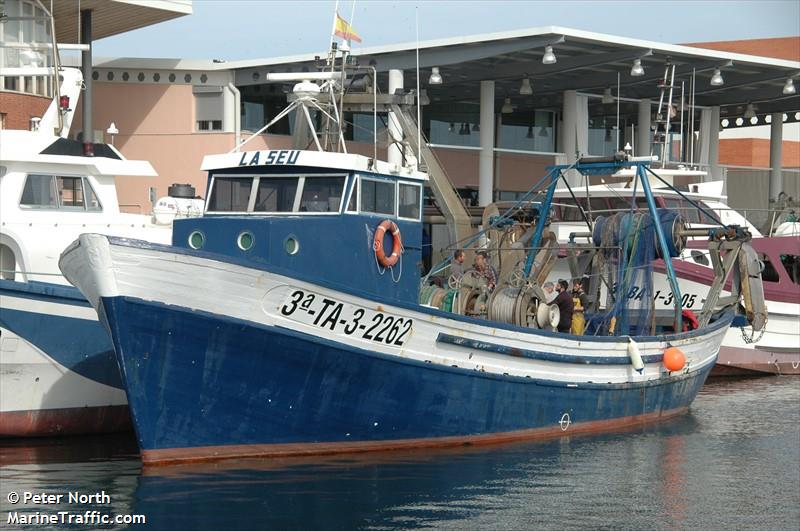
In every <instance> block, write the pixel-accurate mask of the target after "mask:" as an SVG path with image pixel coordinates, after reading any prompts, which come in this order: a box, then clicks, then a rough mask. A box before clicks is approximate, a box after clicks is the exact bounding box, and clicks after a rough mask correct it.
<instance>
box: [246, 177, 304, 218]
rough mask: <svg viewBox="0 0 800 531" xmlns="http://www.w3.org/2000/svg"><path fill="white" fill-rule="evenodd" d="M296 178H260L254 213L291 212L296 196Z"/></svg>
mask: <svg viewBox="0 0 800 531" xmlns="http://www.w3.org/2000/svg"><path fill="white" fill-rule="evenodd" d="M298 181H299V179H298V178H297V177H289V178H277V177H276V178H261V179H259V182H258V192H257V193H256V204H255V206H254V207H253V211H254V212H291V211H292V210H293V209H294V197H295V195H296V194H297V182H298Z"/></svg>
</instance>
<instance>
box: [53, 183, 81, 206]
mask: <svg viewBox="0 0 800 531" xmlns="http://www.w3.org/2000/svg"><path fill="white" fill-rule="evenodd" d="M57 182H58V197H59V199H60V200H61V204H62V205H63V206H65V207H78V208H83V206H84V204H85V203H84V201H83V187H82V186H81V178H80V177H59V178H58V179H57Z"/></svg>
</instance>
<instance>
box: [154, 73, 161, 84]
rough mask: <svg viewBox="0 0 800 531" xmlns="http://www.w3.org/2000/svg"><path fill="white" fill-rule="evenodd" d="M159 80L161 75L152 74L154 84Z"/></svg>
mask: <svg viewBox="0 0 800 531" xmlns="http://www.w3.org/2000/svg"><path fill="white" fill-rule="evenodd" d="M160 79H161V74H159V73H158V72H156V73H155V74H153V81H155V82H156V83H158V81H159V80H160Z"/></svg>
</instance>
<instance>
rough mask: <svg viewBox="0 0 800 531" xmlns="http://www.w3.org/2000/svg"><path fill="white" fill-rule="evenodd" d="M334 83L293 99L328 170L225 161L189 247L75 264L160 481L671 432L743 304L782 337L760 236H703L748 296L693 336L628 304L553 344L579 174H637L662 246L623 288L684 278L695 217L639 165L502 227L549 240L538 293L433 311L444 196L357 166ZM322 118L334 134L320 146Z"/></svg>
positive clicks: (269, 153)
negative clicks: (557, 285)
mask: <svg viewBox="0 0 800 531" xmlns="http://www.w3.org/2000/svg"><path fill="white" fill-rule="evenodd" d="M328 61H329V67H330V68H326V69H325V70H330V71H323V72H316V73H303V74H284V75H282V76H283V77H282V78H281V79H283V80H286V79H295V80H296V81H298V83H297V85H296V86H295V91H294V99H293V101H292V103H291V105H290V107H289V110H296V111H297V112H298V113H299V119H300V120H301V122H302V121H303V120H304V119H305V123H307V124H308V126H309V129H310V130H311V132H312V135H311V138H310V140H309V143H310V144H315V145H316V147H317V150H316V151H314V150H266V151H253V152H239V151H235V152H232V153H228V154H221V155H210V156H207V157H205V159H204V162H203V169H204V170H206V171H208V173H209V181H208V182H209V188H208V189H209V196H208V201H207V203H206V210H205V214H204V215H203V217H201V218H193V219H187V220H179V221H177V222H176V223H175V226H174V232H173V241H172V245H171V246H165V245H159V244H154V243H148V242H143V241H140V240H131V239H124V238H118V237H112V236H106V235H99V234H84V235H81V236H80V237H79V238H78V240H77V241H75V242H74V243H73V244H72V245H71V246H70V247H69V248H68V249H66V250H65V251H64V253H63V254H62V256H61V259H60V262H59V266H60V268H61V270H62V272H63V273H64V275H65V276H66V277H67V279H69V281H70V282H72V283H73V284H74V285H76V286H77V287H78V288H79V289H80V290H81V292H82V293H83V294H84V295H85V296H86V297H87V299H88V300H89V301H90V302H91V304H92V306H93V307H94V308H95V310H96V311H97V312H98V314H99V315H100V316H101V321H102V322H103V323H105V324H106V326H107V328H108V331H109V333H110V335H111V338H112V340H113V343H114V349H115V352H116V355H117V358H118V361H119V364H120V367H121V370H122V376H123V382H124V384H125V389H126V392H127V395H128V401H129V404H130V407H131V412H132V417H133V422H134V426H135V429H136V433H137V439H138V443H139V446H140V449H141V457H142V460H143V462H144V463H145V464H167V463H175V462H187V461H196V460H215V459H225V458H241V457H254V456H277V455H298V454H300V455H302V454H327V453H338V452H357V451H369V450H383V449H394V448H408V447H434V446H451V445H463V444H486V443H492V442H498V441H511V440H519V439H530V438H537V437H553V436H561V435H572V434H577V433H586V432H592V431H597V430H607V429H614V428H619V427H623V426H628V425H634V424H639V423H643V422H648V421H655V420H661V419H665V418H669V417H672V416H674V415H678V414H680V413H683V412H685V411H686V410H687V408H688V407H689V405H690V404H691V402H692V400H693V399H694V397H695V395H696V393H697V391H698V389H699V388H700V386H702V384H703V382H704V381H705V379H706V377H707V375H708V373H709V371H710V370H711V368H712V367H713V365H714V362H715V360H716V356H717V352H718V350H719V346H720V344H721V342H722V339H723V337H724V335H725V333H726V331H727V330H728V328H729V326H730V323H731V321H732V319H733V318H734V315H733V307H734V306H735V305H736V303H737V302H738V301H739V299H740V294H742V293H743V295H744V297H745V298H746V299H747V302H748V308H749V309H751V312H750V313H749V317H750V319H751V320H752V321H753V323H754V326H755V327H756V328H760V327H761V325H762V324H763V321H764V319H765V317H766V316H765V314H764V311H763V306H761V305H759V304H758V293H759V289H760V278H759V276H758V272H757V271H756V272H755V273H752V268H753V267H754V265H755V264H754V263H753V261H752V253H750V252H749V251H748V246H747V243H746V241H747V240H748V239H749V236H748V234H747V232H746V231H745V230H743V229H741V228H735V227H726V228H725V229H724V230H722V229H719V230H711V231H704V234H706V235H707V236H710V237H711V239H712V240H713V244H712V249H715V250H716V251H717V252H719V253H721V255H724V256H728V259H727V260H726V261H725V263H724V264H723V265H722V266H721V268H720V275H721V277H728V276H730V275H733V276H734V277H736V283H735V285H736V286H737V288H735V289H734V292H735V293H734V295H733V296H732V297H728V298H719V297H713V298H710V299H708V300H707V302H706V304H705V305H704V310H705V312H704V313H703V314H702V319H701V323H700V324H701V326H700V327H699V328H697V329H695V330H691V331H687V332H682V329H683V327H682V315H681V311H680V307H679V306H676V307H675V308H673V309H672V310H671V311H669V312H668V314H667V315H665V314H664V313H663V312H661V313H659V314H658V315H656V314H655V313H654V312H652V311H647V310H646V309H644V306H643V307H642V308H633V305H631V304H628V302H627V299H624V298H619V301H620V303H619V304H616V305H615V306H614V308H613V310H612V311H611V312H609V313H608V315H606V316H605V317H604V318H603V319H598V320H596V321H595V322H594V325H593V326H594V328H593V329H592V330H591V331H589V332H587V333H586V334H585V335H580V336H579V335H571V334H568V333H567V334H565V333H558V332H556V331H554V330H553V326H555V325H557V322H558V315H557V312H553V311H552V310H551V308H550V307H549V306H547V305H546V304H544V303H542V302H541V301H542V300H543V299H544V295H543V294H542V291H541V281H540V276H541V274H542V273H543V271H544V270H545V269H546V268H547V267H551V265H548V264H549V261H545V262H544V263H543V262H542V261H540V260H538V259H537V257H541V256H542V254H541V249H540V247H541V244H544V243H546V242H549V241H550V239H551V233H549V231H547V230H546V225H547V224H548V217H549V212H550V207H551V204H552V197H553V192H554V190H555V188H556V186H557V184H558V183H559V181H560V180H561V178H562V174H563V172H564V171H566V170H568V169H569V170H577V171H582V172H598V171H601V172H602V171H606V172H607V171H617V170H618V169H620V168H623V167H632V168H635V169H636V170H637V175H638V176H639V180H638V181H637V182H640V183H641V184H640V186H642V187H643V188H644V189H645V190H646V192H645V193H646V196H647V197H648V206H649V214H648V217H637V218H636V225H635V227H636V231H631V230H630V229H631V228H632V227H634V226H633V225H631V224H630V223H629V222H630V221H631V220H627V221H626V223H628V225H627V228H626V229H625V230H623V231H622V232H620V234H621V235H622V238H623V240H624V241H628V240H629V239H630V238H633V235H634V234H635V233H638V231H640V230H641V231H644V233H646V234H648V235H649V236H650V238H649V239H647V240H646V243H645V240H644V239H643V240H641V241H640V242H639V244H640V247H641V249H640V251H641V252H639V251H637V252H636V253H632V252H626V253H624V257H623V258H622V261H621V262H620V261H616V262H614V265H613V266H612V265H610V264H611V260H609V262H608V264H606V265H607V267H613V268H615V269H614V271H615V272H616V273H619V272H622V271H625V270H627V269H626V265H625V264H628V265H632V264H634V263H635V264H637V267H638V264H640V262H641V261H642V260H643V258H644V257H645V256H648V255H651V254H652V253H655V252H656V248H657V249H659V250H660V251H659V252H661V253H663V254H662V255H663V256H666V257H669V256H674V255H675V252H676V249H675V245H678V246H680V245H681V242H682V241H683V234H682V233H681V232H680V231H678V232H675V233H673V232H667V229H669V231H672V228H673V227H678V226H681V227H682V225H681V224H680V223H679V222H678V221H676V217H675V216H670V215H667V216H664V214H663V213H661V212H659V211H658V210H657V209H656V206H655V203H654V202H653V201H652V194H651V193H650V188H649V184H648V180H647V178H646V177H645V176H644V171H645V168H646V167H647V165H648V164H649V162H648V161H643V160H635V159H633V158H630V157H622V156H621V157H619V158H615V159H614V160H612V161H610V162H609V161H605V162H598V161H582V162H581V163H579V164H576V165H573V166H570V167H569V168H567V167H566V166H554V167H553V168H551V169H550V171H549V173H548V174H547V176H546V177H545V178H544V179H543V180H542V182H541V184H542V186H539V187H538V188H536V187H534V188H535V189H537V190H538V189H540V188H542V187H543V189H544V190H545V191H546V193H545V194H544V195H543V196H541V198H540V199H537V200H536V201H528V202H525V204H524V208H517V209H512V210H511V211H509V214H508V215H506V216H499V219H497V220H495V221H494V222H493V227H498V226H503V225H507V224H519V223H526V224H527V229H526V230H528V229H530V230H531V231H532V233H533V235H532V236H531V238H530V240H529V241H530V244H529V245H527V248H528V250H529V252H524V251H523V256H524V260H523V261H522V263H521V264H520V267H519V268H518V273H516V275H515V277H514V278H521V279H522V281H523V282H522V283H521V284H518V285H516V284H515V283H512V282H508V281H502V282H501V281H498V284H497V286H496V287H494V286H492V285H491V284H488V283H487V282H486V281H485V279H484V280H482V281H481V280H478V281H476V284H475V285H474V286H472V287H463V288H461V289H462V290H465V291H460V290H449V291H448V292H447V293H445V294H444V295H445V296H444V297H441V298H440V300H441V301H442V302H441V304H439V305H438V306H437V307H434V306H435V305H433V304H431V296H430V294H431V288H429V287H428V286H425V285H423V284H421V282H420V280H421V279H420V269H419V264H420V262H421V251H422V249H421V247H422V223H421V221H422V219H421V213H422V208H421V207H422V190H423V186H424V185H425V184H426V181H427V179H428V176H427V175H426V174H425V173H423V172H421V171H419V169H418V168H417V167H416V165H415V160H418V157H407V158H406V159H405V160H406V161H407V164H402V165H401V164H396V163H393V164H389V163H386V162H383V161H379V160H377V159H376V158H374V157H366V156H362V155H355V154H350V153H347V147H346V144H345V143H344V140H343V137H342V135H341V128H340V127H338V125H339V122H340V120H339V107H337V105H341V103H340V102H344V101H346V100H345V98H344V97H341V96H340V92H339V91H340V90H341V88H342V86H343V80H344V77H345V76H346V73H347V71H346V64H347V63H346V61H344V60H342V61H341V63H336V55H335V52H333V53H331V54H330V55H329V58H328ZM339 64H342V65H343V66H342V67H341V71H340V70H339ZM270 75H279V74H270ZM317 81H318V82H320V85H318V84H317V83H316V82H317ZM373 86H374V85H373ZM382 99H383V100H386V101H387V102H389V103H392V102H397V101H399V100H402V99H403V97H402V96H399V95H386V96H382ZM374 100H375V101H378V97H377V95H375V96H374ZM392 104H394V103H392ZM310 112H319V113H320V115H321V117H322V121H323V122H326V123H327V124H328V126H329V128H328V129H326V130H323V131H322V132H321V133H320V134H317V133H316V131H315V130H314V120H312V119H311V114H310ZM283 114H284V113H281V114H279V115H278V118H280V117H281V116H282V115H283ZM278 118H276V120H277V119H278ZM268 125H269V124H268ZM537 197H538V196H537ZM620 219H621V218H620ZM653 220H657V221H656V222H653ZM617 221H620V220H619V219H618V220H617ZM697 235H698V236H699V235H700V234H699V233H698V234H697ZM482 236H483V237H485V233H484V234H482V235H477V236H475V238H474V241H475V242H476V244H477V243H479V242H480V239H481V237H482ZM656 242H657V243H656ZM731 253H733V254H731ZM729 254H730V256H729ZM634 256H635V257H636V258H635V260H638V261H635V262H634V261H631V260H634V258H633V257H634ZM665 263H666V264H667V265H668V269H669V270H670V278H674V275H673V274H672V271H671V269H670V264H671V262H670V260H669V259H667V260H665ZM733 264H736V265H737V267H731V266H732V265H733ZM740 265H741V266H742V267H743V268H744V269H742V271H744V272H745V274H744V275H740V274H739V271H740V269H739V267H738V266H740ZM748 265H749V267H750V268H751V269H750V270H748V269H747V267H748ZM608 271H609V272H610V271H611V270H610V269H608ZM641 271H643V272H646V269H641ZM515 285H516V287H515ZM740 285H741V286H746V289H745V291H744V292H742V291H741V290H740V289H739V288H738V287H739V286H740ZM493 287H494V289H492V288H493ZM720 287H721V286H718V288H720ZM435 289H440V288H435ZM443 291H447V290H443ZM717 291H718V292H719V289H718V290H717ZM712 299H713V300H712ZM753 301H756V302H755V304H753ZM443 308H444V309H443ZM537 315H545V318H544V320H545V322H544V323H543V322H541V319H538V320H537Z"/></svg>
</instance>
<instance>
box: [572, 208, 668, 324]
mask: <svg viewBox="0 0 800 531" xmlns="http://www.w3.org/2000/svg"><path fill="white" fill-rule="evenodd" d="M657 214H658V218H659V223H660V224H661V227H662V229H663V231H664V234H665V237H666V239H667V248H668V249H667V251H668V254H669V256H670V257H675V256H678V255H679V254H680V250H679V248H680V241H678V240H677V239H676V237H674V236H673V234H675V233H674V231H673V227H674V226H675V224H676V221H677V218H678V215H677V213H675V212H672V211H669V210H663V209H660V210H658V211H657ZM592 239H593V241H594V244H595V246H597V247H599V248H600V255H601V257H602V259H603V260H602V267H601V268H600V272H598V274H602V275H604V278H605V284H606V286H608V289H606V300H605V304H604V307H605V312H601V313H599V314H597V315H595V316H593V317H592V318H591V319H590V320H589V322H588V323H587V333H594V334H600V335H605V334H610V335H650V334H652V333H654V332H655V324H656V323H655V319H654V317H655V315H654V300H653V299H654V294H653V261H654V260H655V259H656V258H660V257H661V256H662V253H661V250H660V247H659V244H658V238H657V235H656V230H655V225H654V224H653V219H652V216H650V214H649V213H645V212H638V211H632V212H624V213H617V214H614V215H611V216H607V217H605V216H600V217H598V218H597V220H596V222H595V226H594V231H593V235H592Z"/></svg>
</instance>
